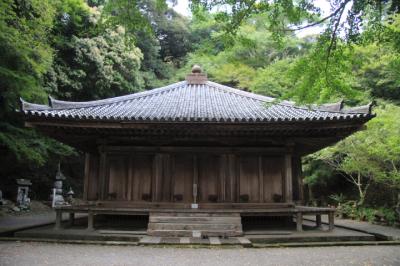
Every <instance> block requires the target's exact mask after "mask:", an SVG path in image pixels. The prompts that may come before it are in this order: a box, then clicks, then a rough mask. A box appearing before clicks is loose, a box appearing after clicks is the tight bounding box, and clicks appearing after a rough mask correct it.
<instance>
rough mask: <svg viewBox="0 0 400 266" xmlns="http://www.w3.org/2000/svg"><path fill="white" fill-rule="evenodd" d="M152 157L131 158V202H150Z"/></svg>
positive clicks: (138, 156)
mask: <svg viewBox="0 0 400 266" xmlns="http://www.w3.org/2000/svg"><path fill="white" fill-rule="evenodd" d="M153 157H154V156H152V155H135V156H132V158H131V164H130V167H131V171H130V172H131V175H132V176H131V179H132V182H131V184H132V188H131V191H132V194H131V199H132V200H133V201H151V197H152V195H151V180H152V175H153Z"/></svg>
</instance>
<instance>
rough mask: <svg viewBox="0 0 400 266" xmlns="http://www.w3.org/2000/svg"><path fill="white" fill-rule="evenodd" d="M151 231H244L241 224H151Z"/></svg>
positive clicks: (149, 226) (149, 227)
mask: <svg viewBox="0 0 400 266" xmlns="http://www.w3.org/2000/svg"><path fill="white" fill-rule="evenodd" d="M148 229H150V230H222V231H224V230H242V225H241V224H204V223H197V224H196V223H190V224H189V223H149V225H148Z"/></svg>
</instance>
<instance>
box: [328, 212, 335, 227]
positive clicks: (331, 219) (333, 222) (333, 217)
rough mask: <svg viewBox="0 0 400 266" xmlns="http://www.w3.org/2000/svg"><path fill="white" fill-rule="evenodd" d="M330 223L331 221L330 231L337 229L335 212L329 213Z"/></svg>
mask: <svg viewBox="0 0 400 266" xmlns="http://www.w3.org/2000/svg"><path fill="white" fill-rule="evenodd" d="M328 221H329V231H332V230H333V229H335V212H329V214H328Z"/></svg>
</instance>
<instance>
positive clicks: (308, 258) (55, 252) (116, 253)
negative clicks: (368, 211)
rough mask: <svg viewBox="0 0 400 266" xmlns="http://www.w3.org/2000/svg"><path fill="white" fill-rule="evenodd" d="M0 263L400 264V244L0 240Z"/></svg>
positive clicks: (198, 265)
mask: <svg viewBox="0 0 400 266" xmlns="http://www.w3.org/2000/svg"><path fill="white" fill-rule="evenodd" d="M0 265H1V266H3V265H29V266H33V265H74V266H75V265H76V266H77V265H96V266H100V265H138V266H139V265H140V266H144V265H174V266H178V265H193V266H200V265H213V266H216V265H230V266H232V265H296V266H300V265H307V266H309V265H318V266H320V265H340V266H342V265H363V266H366V265H400V246H359V247H315V248H271V249H245V248H213V249H206V248H193V249H189V248H170V247H165V248H162V247H135V246H99V245H71V244H48V243H28V242H21V243H20V242H0Z"/></svg>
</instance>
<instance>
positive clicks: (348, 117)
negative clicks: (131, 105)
mask: <svg viewBox="0 0 400 266" xmlns="http://www.w3.org/2000/svg"><path fill="white" fill-rule="evenodd" d="M23 113H24V115H25V116H26V118H27V119H28V120H29V119H35V120H52V121H60V120H61V121H69V122H116V123H120V122H124V123H196V124H201V123H207V124H210V123H216V124H225V123H228V124H253V123H256V124H272V123H303V122H341V121H352V120H355V121H360V120H361V121H368V120H370V119H372V118H373V117H375V114H371V113H344V114H342V115H341V116H333V117H325V118H324V117H314V118H308V117H306V118H302V117H301V118H290V119H289V118H285V119H282V118H272V119H271V118H264V119H253V118H248V119H237V118H227V119H225V118H220V119H216V118H200V117H190V118H185V117H174V118H173V117H165V118H156V117H154V118H152V117H138V118H129V117H113V116H110V117H106V116H103V117H100V116H95V117H93V116H85V115H82V116H71V115H69V116H66V115H58V114H53V113H52V114H45V113H43V112H40V111H34V110H25V111H23Z"/></svg>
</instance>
